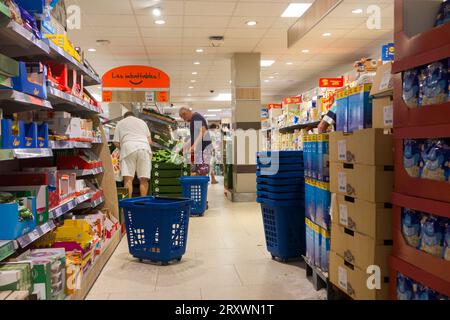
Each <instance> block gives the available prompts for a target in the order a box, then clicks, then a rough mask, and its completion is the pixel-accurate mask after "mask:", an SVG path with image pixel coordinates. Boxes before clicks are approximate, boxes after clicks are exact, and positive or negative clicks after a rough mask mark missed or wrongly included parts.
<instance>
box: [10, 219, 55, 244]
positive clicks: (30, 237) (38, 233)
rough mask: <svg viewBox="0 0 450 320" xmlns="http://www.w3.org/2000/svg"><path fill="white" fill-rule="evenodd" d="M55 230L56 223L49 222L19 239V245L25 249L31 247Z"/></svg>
mask: <svg viewBox="0 0 450 320" xmlns="http://www.w3.org/2000/svg"><path fill="white" fill-rule="evenodd" d="M55 228H56V226H55V223H54V222H53V220H49V221H48V222H46V223H44V224H42V225H40V226H38V227H36V229H34V230H33V231H31V232H30V233H28V234H26V235H24V236H22V237H20V238H18V239H17V243H18V244H19V246H20V247H21V248H25V247H27V246H29V245H30V244H31V243H33V242H34V241H36V240H38V239H39V238H41V237H42V236H43V235H44V234H46V233H49V232H50V231H52V230H53V229H55Z"/></svg>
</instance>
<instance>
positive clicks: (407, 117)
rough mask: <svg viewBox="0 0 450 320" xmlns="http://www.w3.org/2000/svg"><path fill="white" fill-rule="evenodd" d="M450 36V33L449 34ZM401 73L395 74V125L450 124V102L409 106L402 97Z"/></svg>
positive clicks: (397, 126) (398, 126)
mask: <svg viewBox="0 0 450 320" xmlns="http://www.w3.org/2000/svg"><path fill="white" fill-rule="evenodd" d="M449 37H450V35H449ZM402 92H403V84H402V76H401V74H397V75H395V76H394V119H395V121H394V127H395V128H404V127H417V126H430V125H439V124H446V123H447V124H448V123H449V121H450V102H446V103H443V104H437V105H429V106H423V107H417V108H409V107H408V105H407V104H406V103H405V101H404V100H403V97H402Z"/></svg>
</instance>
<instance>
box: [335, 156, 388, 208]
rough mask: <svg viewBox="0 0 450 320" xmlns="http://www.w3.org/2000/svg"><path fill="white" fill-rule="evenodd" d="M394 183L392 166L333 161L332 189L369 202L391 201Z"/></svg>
mask: <svg viewBox="0 0 450 320" xmlns="http://www.w3.org/2000/svg"><path fill="white" fill-rule="evenodd" d="M393 185H394V171H393V167H391V166H369V165H362V164H347V163H338V162H332V163H331V165H330V190H331V192H332V193H337V194H341V195H344V196H351V197H354V198H357V199H361V200H365V201H369V202H390V201H391V193H392V190H393Z"/></svg>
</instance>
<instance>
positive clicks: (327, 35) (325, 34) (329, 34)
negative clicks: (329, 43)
mask: <svg viewBox="0 0 450 320" xmlns="http://www.w3.org/2000/svg"><path fill="white" fill-rule="evenodd" d="M322 36H324V37H331V33H329V32H325V33H323V34H322Z"/></svg>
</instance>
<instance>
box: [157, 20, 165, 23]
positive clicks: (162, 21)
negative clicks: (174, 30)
mask: <svg viewBox="0 0 450 320" xmlns="http://www.w3.org/2000/svg"><path fill="white" fill-rule="evenodd" d="M155 23H156V24H165V23H166V22H165V21H164V20H156V21H155Z"/></svg>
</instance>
